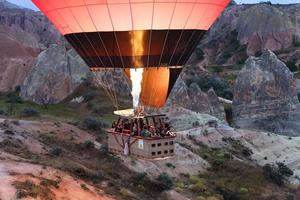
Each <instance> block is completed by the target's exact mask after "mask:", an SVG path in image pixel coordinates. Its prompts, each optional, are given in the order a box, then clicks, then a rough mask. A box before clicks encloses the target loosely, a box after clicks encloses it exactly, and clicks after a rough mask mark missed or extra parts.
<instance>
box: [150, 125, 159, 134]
mask: <svg viewBox="0 0 300 200" xmlns="http://www.w3.org/2000/svg"><path fill="white" fill-rule="evenodd" d="M150 134H151V137H156V136H158V135H157V134H156V130H155V128H154V126H150Z"/></svg>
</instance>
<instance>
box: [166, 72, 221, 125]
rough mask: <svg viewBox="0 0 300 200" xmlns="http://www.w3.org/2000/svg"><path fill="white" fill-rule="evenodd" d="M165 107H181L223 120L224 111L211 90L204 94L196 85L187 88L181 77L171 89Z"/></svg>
mask: <svg viewBox="0 0 300 200" xmlns="http://www.w3.org/2000/svg"><path fill="white" fill-rule="evenodd" d="M166 106H167V107H183V108H186V109H189V110H192V111H195V112H198V113H205V114H210V115H212V116H215V117H217V118H219V119H221V120H223V119H225V113H224V110H223V109H222V106H221V104H220V102H219V100H218V97H217V95H216V93H215V91H214V90H213V88H211V89H209V90H208V91H207V93H205V92H203V91H202V90H201V89H200V87H199V86H198V85H197V84H196V83H192V84H191V85H190V87H188V86H187V85H186V84H185V82H184V81H183V80H182V78H181V77H179V78H178V80H177V82H176V84H175V86H174V88H173V89H172V92H171V94H170V97H169V99H168V101H167V103H166Z"/></svg>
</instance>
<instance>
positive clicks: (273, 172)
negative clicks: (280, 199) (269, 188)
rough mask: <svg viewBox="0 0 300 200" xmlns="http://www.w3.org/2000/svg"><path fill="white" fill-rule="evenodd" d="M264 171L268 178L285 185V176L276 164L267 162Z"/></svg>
mask: <svg viewBox="0 0 300 200" xmlns="http://www.w3.org/2000/svg"><path fill="white" fill-rule="evenodd" d="M263 173H264V176H265V177H266V178H268V179H269V180H271V181H272V182H274V183H275V184H277V185H279V186H281V185H283V183H284V182H283V179H284V177H283V176H282V174H281V173H280V172H279V170H278V169H277V168H276V167H275V166H274V165H270V164H266V165H264V166H263Z"/></svg>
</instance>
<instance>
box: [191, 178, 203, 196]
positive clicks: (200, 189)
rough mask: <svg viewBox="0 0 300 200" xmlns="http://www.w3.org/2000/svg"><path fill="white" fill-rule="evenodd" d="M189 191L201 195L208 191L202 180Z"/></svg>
mask: <svg viewBox="0 0 300 200" xmlns="http://www.w3.org/2000/svg"><path fill="white" fill-rule="evenodd" d="M189 189H190V190H191V191H192V192H196V193H201V192H205V191H206V186H205V184H204V183H203V182H202V181H201V180H200V181H198V182H197V183H196V184H193V185H190V186H189Z"/></svg>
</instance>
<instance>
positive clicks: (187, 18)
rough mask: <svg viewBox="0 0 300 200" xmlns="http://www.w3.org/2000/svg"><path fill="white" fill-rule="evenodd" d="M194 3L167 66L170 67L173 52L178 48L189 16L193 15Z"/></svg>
mask: <svg viewBox="0 0 300 200" xmlns="http://www.w3.org/2000/svg"><path fill="white" fill-rule="evenodd" d="M196 2H197V0H195V1H194V3H193V7H192V9H191V11H190V13H189V15H188V17H187V19H186V21H185V23H184V26H183V28H182V30H181V33H180V36H179V39H178V40H177V43H176V46H175V48H174V50H173V53H172V56H171V58H170V60H169V62H168V65H170V63H171V62H172V59H173V56H174V54H175V52H176V50H177V48H178V45H179V42H180V40H181V37H182V35H183V32H184V31H185V28H186V25H187V23H188V22H189V19H190V17H191V15H192V13H193V11H194V8H195V5H196ZM177 64H178V63H177Z"/></svg>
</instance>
